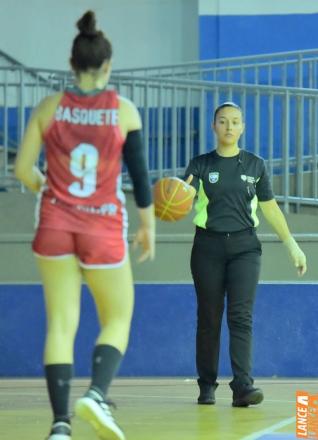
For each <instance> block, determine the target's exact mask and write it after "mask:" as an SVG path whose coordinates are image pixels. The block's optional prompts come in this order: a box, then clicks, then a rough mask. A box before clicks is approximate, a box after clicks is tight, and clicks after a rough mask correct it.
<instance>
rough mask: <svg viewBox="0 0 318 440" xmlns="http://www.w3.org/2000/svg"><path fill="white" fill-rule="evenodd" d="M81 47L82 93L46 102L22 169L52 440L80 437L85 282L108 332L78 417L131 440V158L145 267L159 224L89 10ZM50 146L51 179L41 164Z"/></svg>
mask: <svg viewBox="0 0 318 440" xmlns="http://www.w3.org/2000/svg"><path fill="white" fill-rule="evenodd" d="M77 26H78V29H79V34H78V35H77V36H76V38H75V39H74V42H73V47H72V56H71V65H72V68H73V70H74V72H75V77H76V81H75V84H74V86H73V87H71V88H69V89H67V90H65V91H64V92H63V93H58V94H56V95H54V96H50V97H48V98H46V99H44V100H43V101H42V102H41V103H40V105H39V106H38V108H37V109H36V110H35V112H34V114H33V115H32V118H31V120H30V122H29V124H28V127H27V130H26V133H25V135H24V138H23V140H22V144H21V148H20V150H19V154H18V157H17V161H16V165H15V173H16V176H17V178H18V179H19V180H20V181H21V182H23V184H24V185H26V186H27V187H28V188H29V189H30V190H31V191H33V192H35V193H38V194H41V200H40V205H39V223H38V227H37V231H36V235H35V238H34V241H33V251H34V253H35V255H36V259H37V263H38V266H39V269H40V272H41V276H42V280H43V285H44V294H45V303H46V312H47V335H46V343H45V352H44V363H45V375H46V380H47V387H48V393H49V398H50V402H51V406H52V410H53V417H54V419H53V424H52V428H51V432H50V434H49V437H48V439H49V440H70V439H71V425H70V416H69V409H68V401H69V391H70V381H71V378H72V365H73V345H74V338H75V335H76V331H77V327H78V322H79V315H80V292H81V281H82V277H84V279H85V281H86V282H87V285H88V286H89V288H90V291H91V293H92V296H93V298H94V300H95V303H96V308H97V312H98V317H99V322H100V333H99V336H98V338H97V341H96V346H95V349H94V352H93V362H92V379H91V384H90V386H89V389H88V391H87V392H86V394H85V395H84V396H83V397H82V398H80V399H79V400H78V401H77V402H76V406H75V413H76V414H77V415H78V416H79V417H81V418H82V419H84V420H87V421H88V422H90V423H91V425H92V426H93V427H94V428H95V430H96V432H97V435H98V436H99V437H100V438H101V439H104V440H107V439H112V440H116V439H119V440H123V439H125V436H124V434H123V432H122V430H121V428H120V427H119V426H118V425H117V424H116V422H115V421H114V419H113V417H112V415H111V413H110V410H109V406H108V404H107V402H106V395H107V390H108V388H109V385H110V383H111V381H112V379H113V377H114V375H115V374H116V371H117V369H118V367H119V364H120V361H121V359H122V356H123V354H124V353H125V350H126V347H127V343H128V336H129V330H130V322H131V317H132V312H133V301H134V293H133V280H132V275H131V268H130V262H129V256H128V252H127V214H126V210H125V198H124V194H123V193H122V191H121V181H120V176H121V165H122V158H123V159H124V161H125V163H126V165H127V168H128V171H129V173H130V176H131V179H132V182H133V186H134V195H135V200H136V204H137V207H138V211H139V215H140V227H139V229H138V231H137V234H136V238H135V244H136V245H138V244H140V245H141V247H142V253H141V256H140V258H139V260H140V261H144V260H146V259H153V257H154V248H155V221H154V210H153V205H152V199H151V189H150V184H149V179H148V172H147V168H146V164H145V159H144V154H143V145H142V141H141V121H140V116H139V114H138V111H137V109H136V107H135V106H134V105H133V104H132V103H131V102H130V101H128V100H127V99H125V98H122V97H120V96H118V95H117V93H116V92H115V91H106V90H105V87H106V85H107V82H108V79H109V75H110V69H111V56H112V48H111V43H110V42H109V41H108V39H107V38H106V37H105V36H104V35H103V33H102V32H100V31H97V30H96V29H95V16H94V13H93V12H91V11H88V12H87V13H86V14H84V15H83V17H82V18H81V19H80V20H79V21H78V23H77ZM42 144H44V145H45V152H46V158H47V173H46V175H45V176H44V175H43V174H42V173H41V172H40V170H39V169H38V168H37V166H36V163H37V159H38V157H39V154H40V150H41V145H42Z"/></svg>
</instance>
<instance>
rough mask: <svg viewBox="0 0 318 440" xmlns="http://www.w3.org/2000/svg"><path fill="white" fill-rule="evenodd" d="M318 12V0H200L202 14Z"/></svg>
mask: <svg viewBox="0 0 318 440" xmlns="http://www.w3.org/2000/svg"><path fill="white" fill-rule="evenodd" d="M317 12H318V0H303V1H301V0H199V14H200V15H259V14H260V15H275V14H312V13H317Z"/></svg>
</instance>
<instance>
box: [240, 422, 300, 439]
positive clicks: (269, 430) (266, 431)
mask: <svg viewBox="0 0 318 440" xmlns="http://www.w3.org/2000/svg"><path fill="white" fill-rule="evenodd" d="M295 421H296V417H290V418H289V419H284V420H282V421H281V422H279V423H275V424H274V425H272V426H269V427H268V428H265V429H263V430H262V431H256V432H253V434H250V435H247V436H246V437H242V438H241V440H256V439H258V438H260V437H262V436H263V435H266V434H272V433H273V432H275V431H277V429H280V428H284V427H285V426H288V425H291V424H292V423H294V422H295Z"/></svg>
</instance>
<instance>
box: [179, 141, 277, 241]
mask: <svg viewBox="0 0 318 440" xmlns="http://www.w3.org/2000/svg"><path fill="white" fill-rule="evenodd" d="M190 174H193V180H192V182H191V185H193V186H194V187H195V189H196V190H197V194H198V200H197V202H196V204H195V210H196V213H197V214H196V216H195V218H194V223H195V224H196V225H197V226H199V227H201V228H205V229H209V230H211V231H216V232H234V231H241V230H243V229H247V228H249V227H256V226H258V224H259V220H258V218H257V216H256V209H257V202H258V200H259V201H261V202H265V201H268V200H272V199H273V198H274V194H273V191H272V188H271V184H270V181H269V178H268V174H267V172H266V168H265V163H264V160H263V159H262V158H261V157H259V156H256V155H255V154H253V153H250V152H248V151H245V150H244V151H243V150H241V151H240V153H239V154H238V155H236V156H233V157H223V156H220V155H219V154H217V152H216V150H214V151H212V152H210V153H207V154H202V155H200V156H197V157H195V158H193V159H192V160H191V161H190V163H189V166H188V168H187V170H186V176H185V177H188V176H189V175H190Z"/></svg>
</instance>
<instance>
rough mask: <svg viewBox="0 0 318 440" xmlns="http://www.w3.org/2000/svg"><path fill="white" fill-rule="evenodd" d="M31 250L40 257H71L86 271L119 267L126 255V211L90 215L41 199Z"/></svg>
mask: <svg viewBox="0 0 318 440" xmlns="http://www.w3.org/2000/svg"><path fill="white" fill-rule="evenodd" d="M32 250H33V252H34V253H35V254H36V255H38V256H41V257H44V258H54V259H61V258H65V257H68V256H71V255H74V256H76V257H77V258H78V260H79V264H80V266H82V267H84V268H87V269H98V268H101V269H102V268H112V267H119V266H121V265H122V264H124V262H125V261H126V257H127V253H128V244H127V218H126V211H125V210H124V209H123V210H122V212H121V213H120V215H118V216H116V217H115V216H109V215H99V214H91V213H87V212H82V211H78V210H77V209H76V208H75V207H68V206H66V205H64V204H60V203H59V202H58V203H56V202H54V203H52V200H50V199H48V198H47V197H44V198H43V199H42V200H41V205H40V219H39V225H38V228H37V231H36V234H35V237H34V240H33V243H32Z"/></svg>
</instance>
